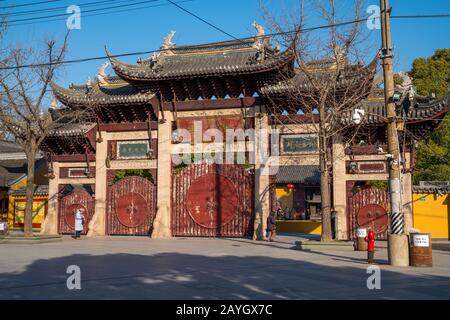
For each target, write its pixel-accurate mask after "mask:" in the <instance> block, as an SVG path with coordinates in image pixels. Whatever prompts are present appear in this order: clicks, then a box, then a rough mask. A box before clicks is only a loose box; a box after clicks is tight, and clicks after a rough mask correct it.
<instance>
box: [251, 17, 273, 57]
mask: <svg viewBox="0 0 450 320" xmlns="http://www.w3.org/2000/svg"><path fill="white" fill-rule="evenodd" d="M252 27H254V28H255V29H256V35H255V42H254V43H253V48H255V49H256V50H258V51H259V53H258V54H257V57H256V60H257V61H261V60H264V51H265V47H266V46H267V45H268V43H269V38H268V37H267V36H266V30H265V29H264V27H263V26H262V25H260V24H259V23H257V22H256V21H253V22H252Z"/></svg>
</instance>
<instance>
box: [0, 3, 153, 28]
mask: <svg viewBox="0 0 450 320" xmlns="http://www.w3.org/2000/svg"><path fill="white" fill-rule="evenodd" d="M157 1H160V0H147V1H140V2H136V3H131V4H130V3H128V4H121V5H116V6H110V7H105V8H97V9H90V10H85V11H84V12H85V13H89V12H96V11H101V10H108V9H117V8H124V7H130V6H136V5H139V4H146V3H150V2H157ZM70 15H72V13H59V14H53V15H49V16H41V17H33V18H24V19H18V20H9V21H6V23H13V24H14V23H16V22H25V21H32V20H41V19H48V18H56V17H67V16H70Z"/></svg>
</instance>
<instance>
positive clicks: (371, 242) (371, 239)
mask: <svg viewBox="0 0 450 320" xmlns="http://www.w3.org/2000/svg"><path fill="white" fill-rule="evenodd" d="M364 240H365V241H366V242H367V263H373V256H374V252H375V233H373V231H372V229H371V228H369V233H368V234H367V236H366V237H365V238H364Z"/></svg>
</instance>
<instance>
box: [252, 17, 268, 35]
mask: <svg viewBox="0 0 450 320" xmlns="http://www.w3.org/2000/svg"><path fill="white" fill-rule="evenodd" d="M252 27H254V28H255V29H256V37H257V38H260V37H264V36H265V35H266V31H265V30H264V27H263V26H262V25H260V24H259V23H257V22H256V21H253V23H252Z"/></svg>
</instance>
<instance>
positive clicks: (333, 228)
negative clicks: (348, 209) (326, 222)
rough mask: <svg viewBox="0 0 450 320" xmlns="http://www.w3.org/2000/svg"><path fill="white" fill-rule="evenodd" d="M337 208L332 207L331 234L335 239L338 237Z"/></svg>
mask: <svg viewBox="0 0 450 320" xmlns="http://www.w3.org/2000/svg"><path fill="white" fill-rule="evenodd" d="M336 215H337V211H336V209H334V208H332V209H331V236H332V238H333V239H336Z"/></svg>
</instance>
